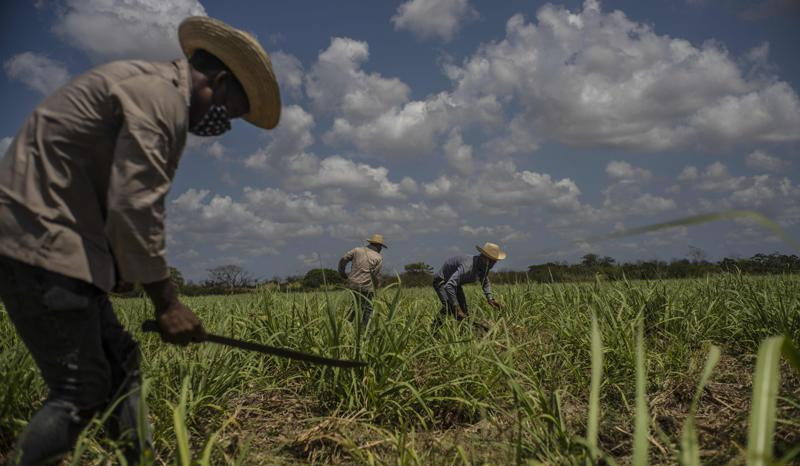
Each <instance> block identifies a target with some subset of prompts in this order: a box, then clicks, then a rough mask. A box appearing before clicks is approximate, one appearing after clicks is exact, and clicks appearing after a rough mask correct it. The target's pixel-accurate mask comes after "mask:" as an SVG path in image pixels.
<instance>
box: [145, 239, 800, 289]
mask: <svg viewBox="0 0 800 466" xmlns="http://www.w3.org/2000/svg"><path fill="white" fill-rule="evenodd" d="M206 272H207V278H206V279H205V280H202V281H199V282H193V281H187V280H184V278H183V275H182V274H181V272H180V271H179V270H178V269H176V268H172V267H171V268H170V273H171V276H172V280H173V281H174V282H175V284H176V285H177V287H178V289H179V290H180V293H181V294H184V295H189V296H193V295H208V294H233V293H246V292H250V291H253V290H255V289H257V288H272V289H276V290H281V291H309V290H320V289H337V288H341V287H342V286H343V285H344V284H345V280H344V279H343V278H342V277H340V276H339V273H338V272H337V271H336V270H334V269H330V268H314V269H311V270H309V271H308V272H306V273H305V274H303V275H292V276H288V277H273V278H271V279H268V280H264V279H259V278H257V277H256V276H254V275H253V274H251V273H250V272H249V271H248V270H247V269H245V268H244V267H241V266H239V265H235V264H227V265H220V266H217V267H213V268H211V269H208V270H207V271H206ZM720 273H743V274H749V275H769V274H787V273H800V257H798V256H796V255H794V254H792V255H786V254H779V253H777V252H776V253H772V254H761V253H759V254H755V255H754V256H752V257H749V258H729V257H726V258H724V259H722V260H719V261H716V262H713V261H709V260H707V259H706V256H705V253H703V251H702V250H700V249H698V248H690V251H689V254H688V257H687V258H684V259H672V260H671V261H662V260H639V261H634V262H623V263H618V262H617V261H616V260H615V259H614V258H613V257H609V256H599V255H597V254H591V253H590V254H585V255H584V256H583V257H582V258H581V260H580V261H579V262H577V263H573V264H570V263H567V262H546V263H543V264H534V265H531V266H529V267H528V269H527V270H522V271H519V270H499V271H493V272H491V274H490V280H491V281H492V283H494V284H516V283H565V282H580V281H589V280H595V279H596V278H597V277H601V278H603V279H606V280H621V279H628V280H656V279H670V278H698V277H705V276H707V275H713V274H720ZM433 274H434V268H433V267H432V266H431V265H430V264H427V263H425V262H414V263H411V264H406V265H405V266H404V267H403V272H402V273H400V274H399V276H398V275H388V274H386V275H384V276H383V277H382V282H383V283H384V285H386V284H390V283H395V282H397V281H398V279H399V280H400V282H401V283H402V286H404V287H418V286H430V284H431V282H432V281H433ZM140 291H141V290H138V289H137V290H136V291H134V292H132V293H130V294H131V295H137V294H138V293H140Z"/></svg>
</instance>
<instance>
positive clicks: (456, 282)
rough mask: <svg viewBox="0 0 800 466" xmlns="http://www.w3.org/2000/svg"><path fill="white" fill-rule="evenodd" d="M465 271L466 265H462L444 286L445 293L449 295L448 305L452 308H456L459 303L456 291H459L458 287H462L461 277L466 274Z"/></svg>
mask: <svg viewBox="0 0 800 466" xmlns="http://www.w3.org/2000/svg"><path fill="white" fill-rule="evenodd" d="M465 270H466V269H465V267H464V264H460V265H459V266H458V268H456V270H455V271H454V272H453V274H452V275H450V278H448V279H447V282H446V283H445V284H444V291H445V293H447V303H448V304H449V305H450V306H451V307H455V305H456V304H457V303H458V299H457V298H456V290H458V287H459V286H461V276H462V275H464V274H465V273H466V272H465Z"/></svg>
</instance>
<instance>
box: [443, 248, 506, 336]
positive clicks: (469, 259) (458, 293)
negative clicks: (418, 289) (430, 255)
mask: <svg viewBox="0 0 800 466" xmlns="http://www.w3.org/2000/svg"><path fill="white" fill-rule="evenodd" d="M475 248H476V249H477V250H478V252H480V254H476V255H474V256H455V257H451V258H450V259H447V260H446V261H445V262H444V264H443V265H442V267H441V268H439V270H438V271H436V274H435V275H434V276H433V289H434V290H435V291H436V296H438V297H439V301H440V302H441V304H442V307H441V309H440V310H439V315H438V316H437V317H436V320H435V322H434V326H435V327H438V326H439V325H441V323H442V321H443V319H444V317H445V316H446V315H448V314H449V315H451V316H453V317H455V318H456V320H462V319H464V318H465V317H466V316H467V315H468V314H469V308H468V307H467V298H466V296H465V295H464V289H463V288H462V285H464V284H467V283H473V282H476V281H477V282H480V283H481V286H482V287H483V294H484V295H485V296H486V301H487V302H488V303H489V305H490V306H492V307H495V308H499V307H500V304H499V303H498V302H497V301H495V299H494V298H493V297H492V286H491V284H490V283H489V270H491V269H492V267H494V265H495V264H496V263H497V261H501V260H503V259H505V258H506V253H505V252H504V251H502V250H501V249H500V247H499V246H498V245H496V244H494V243H486V244H484V245H483V246H475Z"/></svg>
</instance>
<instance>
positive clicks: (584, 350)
mask: <svg viewBox="0 0 800 466" xmlns="http://www.w3.org/2000/svg"><path fill="white" fill-rule="evenodd" d="M495 291H496V295H497V297H498V298H499V299H500V300H501V301H502V302H503V303H504V304H505V307H504V309H502V310H499V311H496V310H493V309H490V308H489V307H488V306H486V305H485V301H484V300H483V298H482V295H481V293H480V289H479V288H477V287H470V288H468V289H467V295H468V299H469V300H470V302H471V303H472V306H473V308H472V316H473V318H474V319H475V320H476V321H478V322H481V323H483V324H485V325H486V326H488V330H485V329H481V328H479V327H477V326H472V325H470V324H469V323H462V324H458V323H456V322H448V324H447V325H446V326H444V327H443V328H442V329H441V330H440V331H439V332H438V334H432V332H431V322H432V320H433V318H434V316H435V314H436V312H437V310H438V302H437V301H436V298H435V296H434V293H433V291H432V290H430V289H427V288H419V289H399V292H398V289H397V288H390V289H387V290H383V291H381V292H380V293H379V295H378V298H377V299H376V314H375V315H374V316H373V319H372V321H371V322H370V327H369V329H368V333H367V334H366V335H365V336H363V337H362V338H357V336H356V335H355V333H356V332H355V329H354V327H353V326H352V325H351V324H350V322H349V321H348V320H347V319H346V314H347V308H348V306H349V303H350V302H351V301H352V297H351V296H350V295H349V294H348V293H346V292H344V291H336V292H329V293H280V292H275V291H263V292H259V293H252V294H247V295H235V296H226V297H222V296H215V297H198V298H187V299H186V302H187V303H188V304H189V305H190V306H191V307H192V308H193V309H194V310H195V311H196V312H197V313H198V314H199V315H200V317H201V318H202V319H203V322H204V324H205V326H206V328H207V329H208V330H209V331H212V332H215V333H221V334H225V335H229V336H234V337H237V338H242V339H247V340H252V341H258V342H263V343H267V344H272V345H280V346H286V347H291V348H295V349H301V350H304V351H311V352H316V353H321V354H324V355H327V356H334V357H341V358H359V359H364V360H366V361H368V362H369V367H368V368H367V369H365V370H362V371H358V370H356V371H347V370H340V369H330V368H322V367H320V366H312V365H305V364H302V363H297V362H290V361H288V360H284V359H276V358H272V357H264V356H261V355H259V354H256V353H248V352H243V351H239V350H232V349H228V348H224V347H220V346H215V345H211V344H204V345H194V346H190V347H188V348H179V347H173V346H168V345H165V344H162V343H161V342H160V340H159V339H158V337H157V336H154V335H152V334H142V333H141V332H140V331H139V330H138V327H139V324H140V323H141V322H142V321H143V320H145V319H147V318H150V317H151V313H152V308H151V307H150V305H149V303H148V302H147V301H146V300H144V299H120V300H116V301H115V306H116V310H117V314H118V315H119V316H120V319H121V321H122V322H123V323H124V324H125V325H126V326H127V328H129V329H131V330H132V331H133V332H134V333H135V336H136V338H137V339H138V340H139V341H140V342H141V344H142V350H143V354H144V369H145V374H146V377H147V403H148V406H149V410H150V417H151V421H152V424H153V426H154V435H155V441H156V463H157V464H175V463H178V464H188V461H189V458H187V457H186V456H185V455H187V451H186V450H187V448H188V450H190V451H189V453H188V454H190V455H191V456H192V458H193V460H196V461H200V462H201V463H202V462H203V457H204V454H206V455H208V456H206V457H205V462H206V463H207V464H214V465H221V464H298V463H301V464H305V463H333V464H350V463H356V464H482V463H488V464H514V463H522V464H526V463H530V464H537V463H540V462H541V463H546V464H577V463H584V462H585V461H586V460H587V459H589V458H591V457H592V456H593V455H594V456H595V457H604V458H607V461H612V459H613V460H614V461H616V462H618V463H623V464H627V463H631V462H633V460H634V458H633V454H634V453H633V452H634V444H635V441H634V439H635V437H636V435H635V432H636V433H638V434H639V437H637V439H638V442H639V443H638V445H639V446H638V448H637V449H636V451H637V455H639V456H637V458H636V460H637V463H638V464H642V463H641V461H642V459H643V457H642V456H641V455H642V454H643V453H646V454H647V460H648V461H649V463H650V464H675V463H676V462H678V459H679V457H680V455H681V454H684V455H688V456H687V458H688V459H689V460H691V457H692V455H693V454H695V455H698V456H699V458H700V460H701V462H702V463H704V464H723V463H724V464H727V463H729V462H732V463H733V464H744V463H745V461H746V453H745V451H746V449H747V444H748V429H749V428H750V427H749V424H750V421H749V415H750V412H751V399H752V398H753V388H752V381H753V373H754V371H755V369H756V354H757V352H758V349H759V345H760V344H761V343H762V341H764V340H765V339H766V338H767V337H770V336H773V335H785V336H787V337H789V339H791V340H793V341H794V343H795V346H797V343H798V342H800V277H798V276H773V277H747V276H738V275H722V276H716V277H711V278H708V279H702V280H681V281H677V280H676V281H648V282H630V283H629V282H624V281H618V282H602V281H597V282H595V283H583V284H554V285H538V284H531V285H526V284H522V285H515V286H499V287H496V290H495ZM593 314H595V315H596V316H597V328H598V330H599V336H600V337H601V339H602V341H601V342H600V341H595V353H594V360H595V363H596V364H595V369H602V375H601V377H600V378H595V382H596V387H597V390H598V391H597V393H596V394H597V396H598V397H597V398H596V399H594V400H593V399H592V397H591V396H590V393H591V389H590V386H591V383H592V361H593V352H592V336H593V333H592V315H593ZM639 323H641V324H642V325H641V331H642V334H643V335H644V338H643V348H644V350H643V351H642V352H638V353H637V343H642V342H640V341H639V340H638V339H637V334H638V332H639V328H640V326H639ZM598 343H600V345H601V346H597V344H598ZM716 347H718V348H719V349H720V350H721V353H720V358H719V361H718V363H717V364H716V366H715V367H713V370H712V371H711V372H710V378H709V379H708V383H707V384H706V385H705V388H704V389H703V390H702V391H700V392H699V398H698V401H697V404H696V415H695V416H694V417H693V420H692V421H693V422H690V424H692V425H694V427H695V429H696V432H697V438H698V441H699V443H698V444H697V445H696V447H695V448H693V447H692V441H691V440H692V435H691V434H692V430H691V429H689V430H687V431H685V434H684V439H683V441H682V432H684V427H685V426H686V425H687V414H688V413H689V411H690V408H691V405H692V400H693V398H694V397H695V392H696V391H697V390H698V384H699V383H700V381H701V376H702V373H703V369H704V365H705V364H706V360H707V357H708V356H709V354H712V362H713V355H714V353H715V348H716ZM601 354H602V366H601V365H600V364H599V362H600V361H599V356H600V355H601ZM637 354H639V355H644V356H645V358H644V359H640V360H639V362H640V363H642V369H644V371H643V370H641V369H640V370H639V372H638V373H639V374H640V375H642V374H643V373H644V372H646V381H645V379H643V378H642V379H640V380H641V381H642V382H644V384H643V385H641V387H642V388H643V389H644V391H645V392H646V396H639V397H638V398H637ZM779 372H780V382H779V385H780V387H779V396H778V398H777V408H776V411H775V413H777V414H776V417H777V422H776V427H775V432H774V434H772V433H771V432H768V429H767V431H766V432H761V434H762V435H765V436H767V437H769V439H771V441H772V442H774V448H773V454H774V455H775V458H777V459H780V458H784V459H788V458H789V457H790V456H791V455H792V454H797V450H796V447H797V446H798V445H800V376H798V372H797V371H796V370H794V369H793V368H792V367H791V366H790V365H789V363H788V362H787V359H786V358H781V359H780V362H779ZM767 379H768V377H766V378H765V380H767ZM0 380H2V387H3V392H2V394H0V402H2V404H0V462H2V458H3V456H4V455H5V454H7V453H8V449H9V448H10V445H11V442H12V440H13V438H14V436H15V435H16V434H18V433H19V431H20V430H21V429H22V427H23V426H24V423H25V421H26V419H28V417H29V416H30V415H31V413H32V412H33V410H34V409H35V408H36V407H37V406H38V405H39V404H40V403H41V401H42V399H43V397H44V395H45V392H44V389H43V385H42V382H41V380H40V378H39V377H38V375H37V373H36V370H35V368H34V366H33V363H32V362H31V359H30V357H29V356H28V355H27V352H26V350H25V349H24V347H23V346H22V345H21V344H20V342H19V340H18V339H17V338H16V336H15V334H14V332H13V329H12V327H11V324H10V322H9V320H8V316H7V315H6V314H5V313H4V312H0ZM184 384H185V385H184ZM182 386H184V390H182ZM182 395H183V401H181V400H182ZM637 401H638V406H639V408H638V409H637ZM645 406H646V407H647V411H646V412H645V411H644V407H645ZM637 412H638V414H640V416H639V418H638V423H639V428H638V430H637V426H636V424H637ZM590 414H594V415H596V419H597V422H598V424H597V429H596V432H597V433H596V436H595V435H594V432H595V429H594V428H593V427H590V428H589V429H588V430H587V425H590V422H589V421H590V417H592V416H590ZM645 414H646V417H645ZM768 414H769V413H767V415H766V418H769V415H768ZM96 432H97V428H93V429H92V430H91V431H90V432H89V433H88V435H87V436H86V438H85V439H83V440H82V442H81V446H80V448H82V453H81V456H80V458H78V459H75V460H73V461H74V462H75V463H77V464H113V463H114V462H115V460H114V455H115V448H114V446H113V445H110V444H108V443H107V442H106V441H105V440H104V439H103V437H102V436H101V435H95V434H96ZM644 434H646V435H644ZM593 439H596V443H595V441H594V440H593ZM642 439H644V440H642ZM595 445H596V446H595ZM645 446H646V447H647V450H646V452H645V451H644V450H643V448H644V447H645ZM693 452H694V453H693ZM790 461H793V462H797V461H800V455H798V456H794V458H793V459H791V460H790ZM754 464H756V463H754Z"/></svg>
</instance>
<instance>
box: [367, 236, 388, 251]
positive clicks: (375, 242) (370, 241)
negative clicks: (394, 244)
mask: <svg viewBox="0 0 800 466" xmlns="http://www.w3.org/2000/svg"><path fill="white" fill-rule="evenodd" d="M367 243H371V244H380V245H381V246H383V247H385V248H386V249H389V246H387V245H386V243H384V242H383V241H375V240H374V239H370V238H367Z"/></svg>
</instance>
